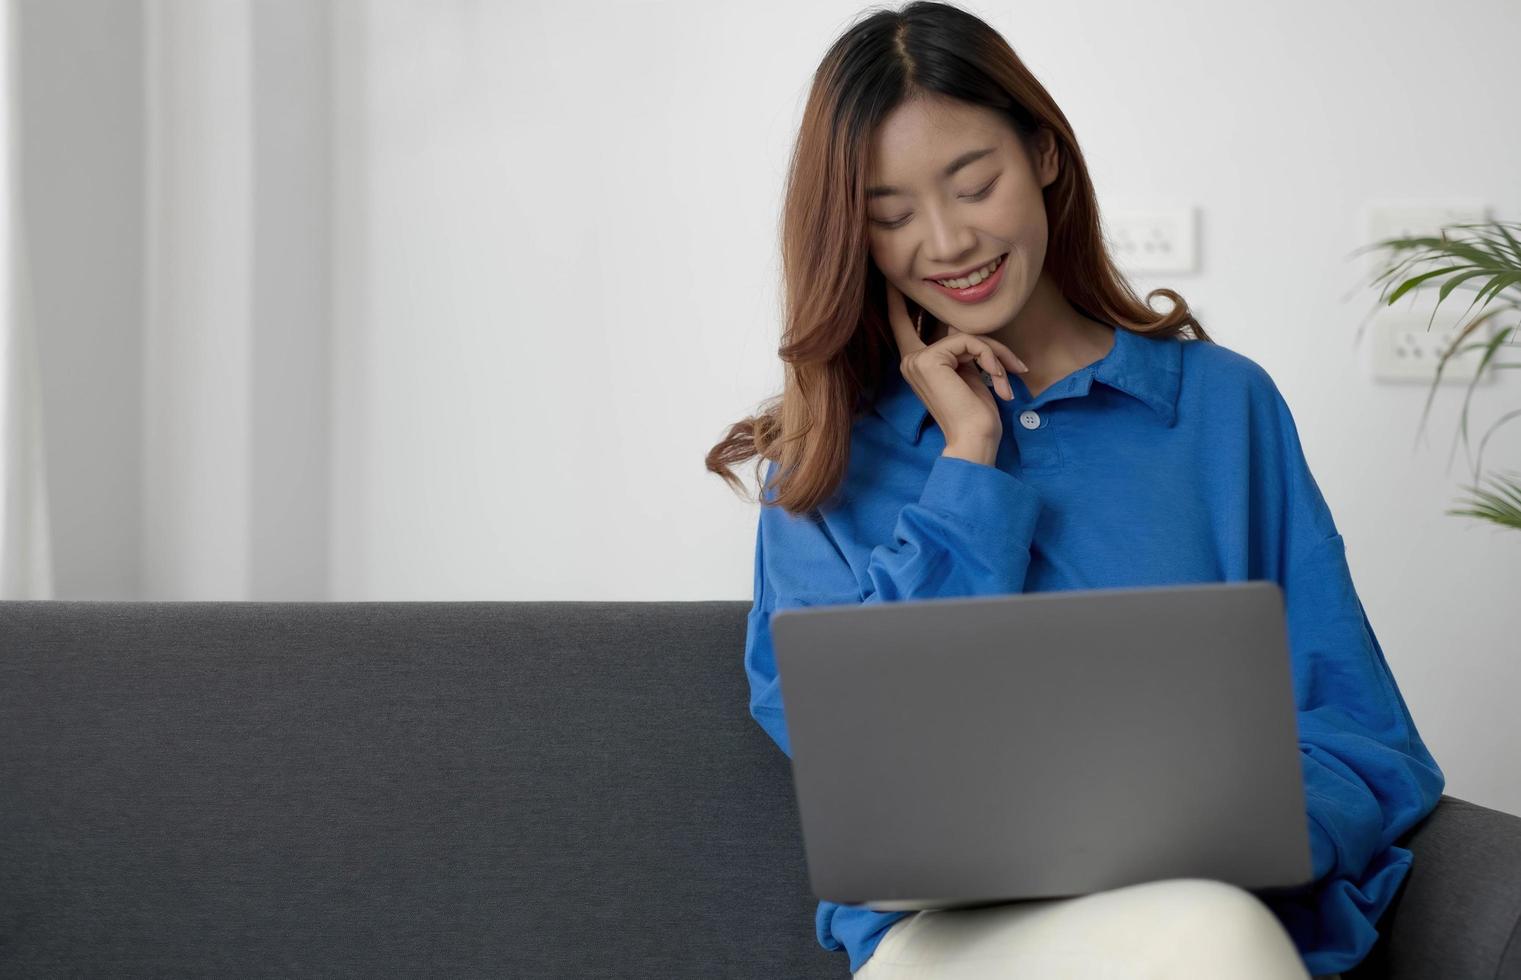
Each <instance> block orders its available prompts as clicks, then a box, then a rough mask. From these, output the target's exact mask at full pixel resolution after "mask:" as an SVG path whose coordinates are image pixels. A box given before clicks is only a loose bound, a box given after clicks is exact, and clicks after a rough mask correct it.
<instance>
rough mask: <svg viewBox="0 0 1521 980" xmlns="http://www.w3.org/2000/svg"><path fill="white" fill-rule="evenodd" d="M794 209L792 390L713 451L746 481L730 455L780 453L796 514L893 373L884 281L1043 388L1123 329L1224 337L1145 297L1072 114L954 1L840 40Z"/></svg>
mask: <svg viewBox="0 0 1521 980" xmlns="http://www.w3.org/2000/svg"><path fill="white" fill-rule="evenodd" d="M950 52H956V54H955V55H954V56H952V55H951V54H950ZM782 211H783V213H782V222H781V224H782V240H781V254H782V280H783V282H782V286H783V294H784V300H783V317H784V324H783V328H782V344H781V347H780V349H779V350H778V354H779V355H780V357H781V359H782V361H783V365H784V384H783V392H782V394H781V395H780V396H779V397H778V398H776V399H773V400H772V402H771V403H770V404H769V405H767V406H766V407H765V410H764V411H763V412H762V413H761V414H760V415H757V416H755V417H752V418H747V419H744V420H742V421H740V422H737V423H735V424H734V425H733V426H732V427H731V428H730V430H729V432H728V433H727V434H726V436H725V437H724V438H723V439H722V440H721V441H720V442H719V443H718V444H717V445H715V446H714V447H713V448H712V449H711V450H710V451H709V452H708V455H707V459H706V464H707V468H708V469H709V470H710V471H711V472H713V473H716V474H718V475H719V476H721V477H722V478H723V479H724V480H725V481H727V482H728V483H729V484H730V485H731V486H733V487H735V488H736V489H737V488H739V486H740V483H739V480H738V478H737V477H735V475H734V474H733V473H732V471H731V470H732V468H733V467H734V466H736V465H738V464H740V463H743V462H745V461H746V460H750V459H755V460H756V461H757V467H759V466H760V465H762V464H763V463H764V462H765V461H766V460H776V461H778V462H779V463H780V464H781V466H780V469H779V473H778V477H777V482H776V485H775V486H776V491H777V494H776V502H777V505H778V506H781V507H783V508H784V509H786V510H787V511H789V512H791V513H793V514H803V513H806V512H807V511H808V510H810V509H812V508H814V507H817V506H819V505H820V504H821V503H823V502H824V501H826V500H828V499H829V498H830V497H831V495H832V494H834V493H835V492H836V491H837V490H838V489H839V486H840V483H841V480H842V479H843V477H844V473H845V468H846V460H847V458H848V448H849V437H850V429H851V426H852V424H853V423H854V421H855V420H856V419H857V418H859V416H860V414H861V413H862V412H864V411H866V410H867V409H868V408H869V407H870V405H871V404H872V402H873V401H874V399H875V396H876V395H877V394H878V393H879V392H880V391H881V390H882V389H883V387H884V381H886V380H889V379H890V375H891V374H895V373H896V372H897V371H898V367H899V361H900V359H901V357H902V353H903V352H901V351H900V350H899V348H898V346H897V344H896V342H895V340H894V338H893V334H892V329H891V326H890V323H889V320H888V309H887V290H888V287H889V285H891V286H892V287H893V288H896V289H897V290H898V291H899V292H901V293H902V294H903V296H904V299H905V301H906V303H907V309H908V312H909V315H910V317H911V318H913V319H914V320H915V322H917V323H919V324H921V325H922V328H923V330H922V334H921V336H922V339H923V340H924V341H925V342H926V343H933V342H934V341H936V340H939V339H941V338H943V337H945V336H946V334H947V333H948V327H950V326H954V327H955V328H956V329H957V330H958V331H961V332H962V333H965V334H972V335H976V336H979V337H981V336H986V337H990V338H991V339H993V340H996V341H999V342H1001V343H1003V344H1004V345H1005V346H1007V347H1009V348H1010V349H1011V350H1012V351H1013V352H1014V353H1015V354H1016V355H1017V356H1018V357H1019V358H1020V359H1021V360H1023V361H1024V362H1025V363H1026V364H1028V365H1029V366H1030V372H1029V373H1028V375H1026V376H1025V378H1024V384H1025V385H1026V386H1028V390H1029V391H1031V392H1039V391H1041V390H1043V389H1044V388H1045V387H1047V386H1048V385H1049V384H1051V383H1052V382H1055V381H1057V380H1060V379H1061V378H1064V377H1066V376H1068V375H1069V374H1071V373H1072V372H1073V371H1075V370H1077V369H1079V368H1081V367H1083V366H1085V365H1087V364H1091V363H1093V362H1094V361H1096V360H1098V358H1100V357H1101V356H1103V354H1104V353H1105V352H1107V351H1108V350H1109V349H1110V347H1111V345H1112V335H1113V331H1114V329H1115V328H1119V329H1127V330H1134V331H1137V332H1142V333H1145V334H1146V335H1147V336H1150V337H1156V338H1165V337H1176V336H1180V335H1182V334H1184V332H1185V331H1188V332H1190V334H1191V336H1192V338H1193V339H1198V340H1204V341H1208V340H1210V337H1209V335H1208V334H1207V333H1206V332H1205V330H1204V328H1203V326H1202V325H1201V324H1200V323H1199V322H1198V321H1197V320H1196V319H1195V318H1194V316H1193V315H1192V313H1191V312H1190V310H1189V307H1188V304H1187V302H1186V301H1184V299H1183V297H1182V296H1180V295H1178V294H1177V293H1176V292H1174V291H1173V290H1170V289H1156V290H1153V291H1152V292H1151V293H1149V294H1148V295H1147V297H1146V301H1143V300H1142V299H1141V298H1140V297H1139V296H1137V295H1136V293H1135V291H1134V289H1133V288H1132V287H1131V286H1130V285H1129V283H1128V282H1126V281H1125V279H1124V278H1123V277H1122V276H1121V275H1120V273H1119V272H1118V270H1117V269H1116V267H1115V265H1114V263H1113V261H1112V260H1111V258H1110V256H1109V254H1108V251H1107V248H1106V245H1105V242H1104V237H1103V233H1102V229H1101V225H1100V220H1099V210H1098V204H1097V200H1096V196H1095V194H1094V190H1093V185H1092V182H1091V181H1090V179H1089V177H1088V171H1087V165H1086V164H1085V163H1084V160H1083V154H1082V151H1081V150H1080V149H1079V147H1078V144H1077V139H1076V137H1075V135H1074V134H1073V133H1072V130H1071V127H1070V126H1069V125H1068V123H1067V120H1066V117H1065V116H1064V115H1063V114H1062V112H1061V110H1060V109H1059V108H1057V106H1056V103H1055V101H1054V100H1053V99H1052V98H1051V96H1050V95H1049V93H1047V92H1046V90H1045V89H1044V88H1043V87H1042V86H1041V84H1040V82H1039V81H1038V80H1037V79H1036V78H1035V76H1034V75H1033V74H1031V73H1030V71H1029V69H1028V68H1027V67H1026V66H1025V64H1024V63H1023V62H1022V61H1021V60H1020V59H1019V57H1018V56H1017V55H1016V54H1015V53H1014V51H1013V50H1012V49H1011V48H1010V47H1009V45H1008V43H1007V42H1006V41H1004V39H1003V38H1002V37H1000V36H999V35H998V34H997V32H995V31H993V30H992V29H991V28H990V27H988V26H987V25H986V24H985V23H983V22H982V21H981V20H979V19H978V18H976V17H974V16H972V15H971V14H968V13H966V12H964V11H962V10H959V9H957V8H955V7H952V6H949V5H945V4H937V3H910V4H908V5H907V6H905V7H904V8H903V10H902V12H901V13H892V12H879V13H875V14H872V15H871V16H869V17H867V18H865V19H863V20H862V21H861V22H860V23H858V24H856V25H855V26H854V27H852V28H851V29H850V30H848V31H847V32H846V33H845V34H844V35H843V36H842V37H841V38H840V39H839V40H838V41H837V42H836V43H835V44H834V45H833V46H832V47H831V48H830V50H829V52H828V53H827V54H826V55H825V57H824V60H823V63H822V64H821V65H820V66H819V68H818V70H817V71H816V72H815V73H814V84H813V88H812V90H811V91H810V93H809V96H808V101H807V105H806V107H805V109H804V112H803V120H802V126H801V131H800V133H799V135H798V139H797V144H796V146H795V148H794V151H793V155H792V168H791V172H790V173H789V175H788V179H787V184H786V199H785V201H784V203H783V209H782ZM994 263H1000V264H998V265H994ZM989 266H992V267H991V269H990V268H989ZM1158 295H1161V296H1165V297H1166V298H1168V299H1170V300H1171V301H1172V308H1171V309H1170V310H1168V311H1167V312H1165V313H1159V312H1157V311H1156V310H1154V309H1152V308H1151V306H1150V305H1149V301H1150V300H1151V299H1153V298H1154V297H1156V296H1158ZM757 472H758V470H757Z"/></svg>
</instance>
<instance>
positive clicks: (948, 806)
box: [771, 581, 1311, 911]
mask: <svg viewBox="0 0 1521 980" xmlns="http://www.w3.org/2000/svg"><path fill="white" fill-rule="evenodd" d="M771 637H772V644H773V649H774V652H775V656H776V664H777V670H778V674H779V677H780V682H781V688H782V702H783V705H784V708H785V711H786V717H787V726H788V732H789V736H790V739H791V747H792V771H793V780H794V783H795V788H796V794H797V802H798V810H799V816H800V818H801V822H802V831H803V841H804V847H805V850H806V857H807V863H808V873H809V878H810V880H811V884H812V887H813V891H814V893H815V894H816V895H817V896H818V897H819V898H821V899H824V900H826V901H833V902H840V903H843V904H850V905H863V904H864V905H869V906H871V907H872V908H874V909H878V910H881V911H897V910H908V909H921V908H952V907H958V906H972V905H979V904H987V903H993V902H1005V901H1014V900H1020V899H1034V898H1049V897H1060V896H1071V895H1081V894H1088V893H1091V892H1095V891H1101V890H1107V889H1111V888H1118V887H1122V886H1125V885H1129V884H1137V883H1141V882H1145V881H1153V880H1159V879H1164V878H1181V877H1201V878H1212V879H1217V880H1221V881H1225V882H1229V883H1232V884H1236V885H1238V886H1241V887H1243V888H1248V889H1259V890H1260V889H1280V888H1291V887H1295V886H1298V885H1301V884H1303V883H1305V882H1307V881H1309V880H1310V875H1311V866H1310V843H1309V829H1308V817H1307V814H1306V810H1305V800H1304V783H1303V775H1302V771H1301V768H1300V767H1301V761H1300V751H1299V743H1298V729H1297V713H1296V708H1295V703H1294V693H1293V679H1292V672H1291V667H1290V659H1289V649H1288V643H1287V638H1286V630H1285V623H1284V612H1283V595H1282V590H1281V589H1280V588H1279V587H1278V585H1277V584H1276V583H1273V582H1269V581H1249V582H1210V583H1197V584H1188V585H1168V586H1148V587H1138V588H1117V589H1086V590H1063V591H1052V592H1033V593H1017V594H1009V595H999V596H978V597H962V598H948V599H928V600H903V601H899V602H893V603H869V604H867V603H863V604H857V605H836V606H823V607H804V608H794V609H786V610H781V611H779V612H777V613H775V614H773V616H772V619H771Z"/></svg>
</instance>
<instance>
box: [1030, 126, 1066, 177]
mask: <svg viewBox="0 0 1521 980" xmlns="http://www.w3.org/2000/svg"><path fill="white" fill-rule="evenodd" d="M1057 149H1058V148H1057V143H1056V133H1055V132H1053V131H1052V129H1051V128H1050V127H1049V126H1042V127H1040V130H1039V131H1038V132H1037V133H1036V134H1035V175H1036V177H1037V178H1038V179H1039V181H1040V186H1041V187H1046V186H1048V185H1049V184H1050V183H1051V182H1052V181H1054V180H1055V179H1056V177H1057V175H1058V174H1059V173H1060V172H1061V157H1060V154H1059V153H1058V152H1057Z"/></svg>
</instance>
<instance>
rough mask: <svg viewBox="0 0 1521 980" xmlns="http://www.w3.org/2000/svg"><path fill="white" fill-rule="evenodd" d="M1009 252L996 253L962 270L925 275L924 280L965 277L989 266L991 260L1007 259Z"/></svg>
mask: <svg viewBox="0 0 1521 980" xmlns="http://www.w3.org/2000/svg"><path fill="white" fill-rule="evenodd" d="M1008 254H1009V253H1008V252H1004V253H1003V254H1002V255H995V256H993V257H992V258H991V259H987V260H985V261H982V262H979V263H977V264H976V265H974V266H968V267H967V268H965V269H963V270H961V271H960V272H950V273H947V274H945V275H943V276H925V277H924V281H925V282H934V283H940V282H943V281H944V280H946V279H965V278H966V277H967V276H969V275H971V274H972V273H974V272H976V271H977V270H978V269H981V268H983V267H985V266H987V265H988V264H989V263H991V262H1000V263H1001V262H1002V261H1003V260H1004V259H1006V258H1007V257H1008ZM993 271H994V272H997V271H998V270H997V269H994V270H993Z"/></svg>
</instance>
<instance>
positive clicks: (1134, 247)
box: [1102, 207, 1199, 274]
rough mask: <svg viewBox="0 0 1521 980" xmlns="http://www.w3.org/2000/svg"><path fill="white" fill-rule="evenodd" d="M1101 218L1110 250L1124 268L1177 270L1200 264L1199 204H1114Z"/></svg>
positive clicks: (1145, 271)
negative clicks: (1169, 206) (1171, 205)
mask: <svg viewBox="0 0 1521 980" xmlns="http://www.w3.org/2000/svg"><path fill="white" fill-rule="evenodd" d="M1102 220H1103V224H1104V227H1105V229H1106V230H1107V235H1106V237H1107V238H1108V240H1109V249H1110V253H1111V254H1112V255H1113V256H1114V260H1115V262H1116V263H1117V264H1118V265H1119V266H1120V267H1121V269H1122V270H1123V271H1125V272H1127V273H1138V274H1148V273H1171V274H1176V273H1180V272H1194V271H1195V270H1196V269H1197V268H1198V264H1199V245H1198V238H1199V236H1198V223H1199V216H1198V208H1193V207H1184V208H1144V209H1143V208H1113V209H1106V210H1105V211H1104V215H1103V219H1102Z"/></svg>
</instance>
